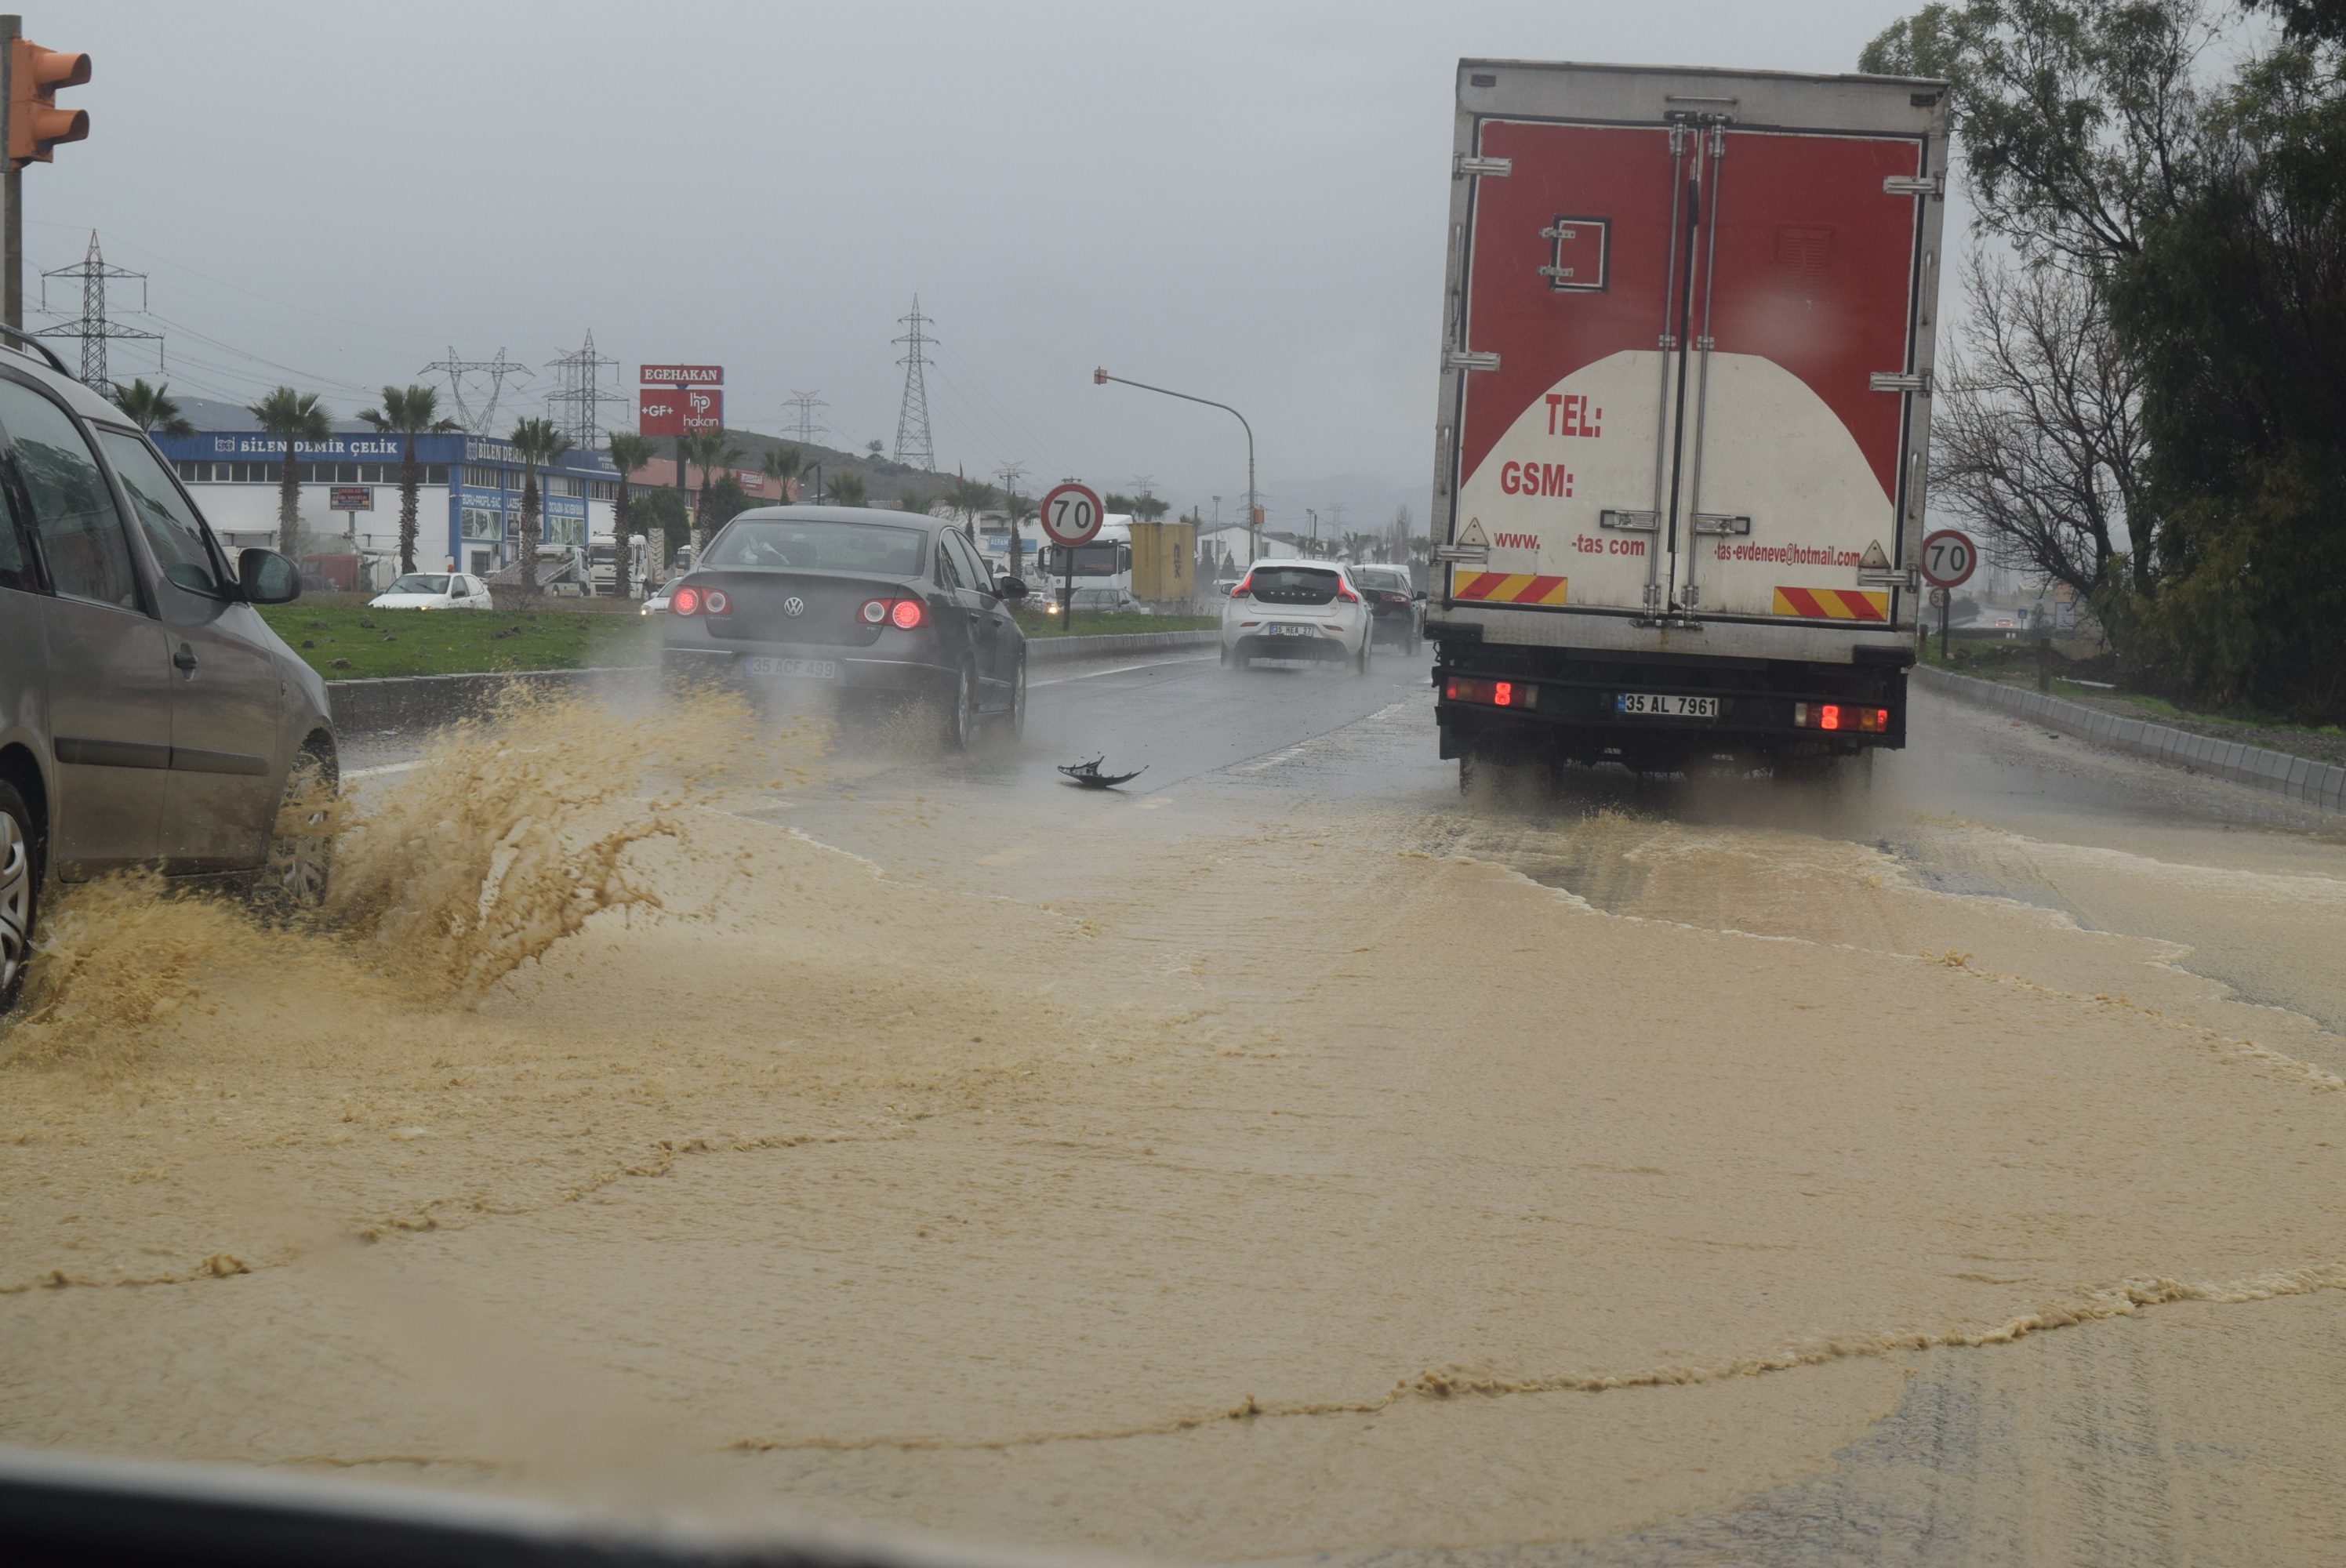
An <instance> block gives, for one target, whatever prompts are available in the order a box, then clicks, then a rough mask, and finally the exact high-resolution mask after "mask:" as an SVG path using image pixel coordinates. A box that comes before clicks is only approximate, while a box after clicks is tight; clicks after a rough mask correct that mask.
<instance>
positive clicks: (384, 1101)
mask: <svg viewBox="0 0 2346 1568" xmlns="http://www.w3.org/2000/svg"><path fill="white" fill-rule="evenodd" d="M1043 680H1044V681H1049V682H1051V683H1052V684H1048V685H1045V684H1043V681H1038V683H1037V687H1036V690H1035V706H1034V712H1033V718H1032V721H1031V726H1030V730H1029V735H1028V738H1027V740H1026V741H1025V744H1023V745H1015V746H1014V745H1010V744H1008V743H1005V742H1002V741H999V740H996V741H995V742H994V743H993V744H991V745H989V746H987V747H984V748H981V749H980V750H979V751H977V752H976V753H974V755H972V756H970V757H968V758H965V759H953V760H951V761H943V760H939V759H934V758H932V757H927V756H924V755H923V753H922V751H921V748H919V747H918V746H917V745H916V744H915V743H913V741H912V740H911V739H909V738H905V737H902V736H897V735H892V734H890V733H887V732H885V731H884V730H883V731H882V732H878V733H862V734H857V735H855V736H852V737H850V738H849V740H848V742H847V743H846V744H844V745H841V746H837V747H832V748H828V749H827V748H826V747H825V744H824V740H823V738H822V737H821V735H819V734H814V733H802V734H793V735H783V736H776V735H775V734H773V733H772V727H771V726H770V725H769V726H766V727H764V728H761V729H760V730H759V731H758V732H757V739H756V742H755V743H754V744H752V743H750V742H748V741H745V739H744V737H745V735H748V734H749V733H750V731H749V729H748V727H747V726H746V725H745V724H744V723H743V722H742V721H741V720H740V719H739V716H738V715H728V714H724V713H707V714H685V715H677V714H669V715H664V716H662V717H661V718H658V720H656V721H646V722H645V723H643V724H641V725H637V726H630V725H628V724H627V723H623V722H616V721H613V720H612V719H610V718H608V717H607V716H605V715H602V714H599V713H597V712H592V711H587V712H562V711H550V712H540V713H537V714H535V715H525V716H520V717H518V718H516V719H515V721H514V722H513V723H511V724H508V725H507V726H505V727H504V728H499V729H496V730H494V731H492V732H487V733H481V734H474V735H470V736H457V737H454V738H450V739H448V740H445V741H444V742H442V743H441V744H440V745H439V746H438V748H436V749H427V748H423V745H422V743H420V742H413V741H408V740H404V739H401V738H377V739H375V740H373V741H372V742H369V743H367V744H365V745H363V746H362V747H360V748H358V749H357V752H356V754H355V755H354V756H353V758H352V761H353V762H354V763H355V764H357V765H360V766H362V767H366V768H370V769H389V770H388V771H381V772H375V773H373V774H372V776H370V777H368V778H366V779H362V781H361V782H360V783H359V785H358V786H357V789H356V790H355V791H354V794H355V797H356V799H355V804H354V807H353V820H352V824H351V825H350V827H349V829H348V830H347V831H346V834H345V838H344V852H345V857H346V858H345V862H344V867H345V869H344V871H343V874H342V889H343V892H342V899H343V904H342V908H340V909H339V910H338V911H336V914H337V921H336V923H335V924H334V926H333V928H332V929H331V930H329V931H324V932H264V931H261V930H259V929H257V928H254V927H252V926H250V924H249V922H245V921H242V919H241V917H240V916H238V915H236V914H234V913H233V912H232V911H223V910H219V909H216V908H212V907H209V906H204V905H199V904H193V903H187V902H176V903H169V904H164V905H159V906H158V905H157V904H156V903H154V901H152V899H151V897H149V896H148V895H147V894H146V893H145V892H144V891H143V890H138V889H108V890H95V891H92V892H90V893H88V894H86V895H82V896H80V897H79V898H78V899H76V901H69V902H68V904H67V905H66V911H65V915H64V918H63V919H62V920H61V922H60V930H61V932H62V933H63V935H62V938H61V940H60V942H59V943H58V946H57V950H56V953H55V955H53V957H52V959H51V961H50V972H48V973H46V974H45V975H42V976H39V977H36V984H35V990H34V996H33V999H32V1000H33V1003H34V1012H33V1013H32V1015H31V1016H30V1017H29V1018H28V1019H27V1020H26V1021H25V1022H23V1023H19V1024H18V1025H17V1026H16V1027H15V1030H14V1031H13V1032H12V1033H11V1034H10V1035H9V1036H8V1037H7V1040H6V1046H5V1049H6V1050H7V1052H8V1055H7V1058H6V1061H5V1067H0V1159H5V1162H6V1164H5V1173H6V1175H5V1199H6V1207H5V1224H0V1290H5V1292H6V1294H5V1295H0V1346H5V1368H6V1369H5V1376H0V1441H7V1442H11V1443H15V1444H21V1445H27V1446H36V1447H52V1448H61V1449H70V1450H78V1451H95V1452H105V1453H116V1454H128V1455H138V1456H148V1457H167V1458H188V1459H200V1460H208V1461H225V1462H232V1463H240V1464H253V1465H265V1466H272V1467H283V1468H287V1469H291V1470H297V1471H313V1472H331V1473H334V1474H337V1475H344V1476H352V1475H355V1476H360V1477H366V1478H374V1479H381V1480H383V1481H399V1482H410V1483H416V1482H420V1483H424V1484H432V1485H446V1486H456V1487H464V1488H484V1489H494V1490H503V1491H515V1492H527V1493H531V1494H535V1495H546V1496H554V1497H559V1498H564V1499H568V1500H573V1501H579V1502H589V1503H592V1504H594V1505H596V1506H599V1507H606V1508H615V1509H621V1510H625V1509H629V1508H638V1507H640V1508H669V1509H682V1510H687V1511H689V1512H696V1513H699V1514H704V1515H709V1516H714V1517H718V1518H724V1519H731V1520H737V1521H742V1522H760V1521H788V1520H792V1519H804V1518H815V1519H820V1520H823V1521H828V1522H834V1523H839V1524H844V1525H849V1526H855V1527H863V1526H879V1527H883V1528H888V1529H892V1530H898V1531H912V1532H921V1533H924V1534H930V1535H934V1536H942V1537H943V1538H946V1539H948V1540H953V1541H961V1542H972V1543H986V1544H1008V1545H1030V1546H1041V1547H1047V1548H1052V1549H1056V1550H1062V1551H1067V1550H1072V1551H1081V1552H1086V1553H1100V1552H1106V1553H1113V1554H1117V1555H1123V1556H1132V1557H1148V1558H1158V1559H1166V1560H1177V1561H1207V1562H1219V1561H1236V1560H1260V1559H1276V1558H1284V1557H1303V1556H1315V1557H1318V1556H1324V1555H1333V1556H1338V1557H1342V1558H1345V1559H1349V1560H1355V1561H1364V1562H1365V1561H1369V1560H1379V1561H1384V1560H1392V1561H1396V1562H1407V1563H1431V1562H1433V1561H1436V1560H1439V1561H1443V1562H1448V1561H1460V1562H1464V1561H1468V1560H1476V1559H1488V1560H1490V1561H1493V1562H1494V1563H1495V1562H1498V1561H1502V1560H1505V1561H1511V1562H1512V1561H1537V1562H1542V1563H1599V1562H1603V1563H1617V1562H1631V1563H1711V1562H1719V1563H1747V1562H1751V1563H1842V1562H1849V1563H1856V1562H1867V1563H1880V1562H1914V1563H1991V1562H1993V1563H2005V1562H2020V1563H2038V1562H2042V1563H2073V1562H2087V1563H2091V1562H2109V1563H2142V1562H2157V1561H2167V1560H2174V1561H2178V1562H2179V1561H2210V1562H2213V1561H2223V1562H2312V1561H2321V1560H2326V1559H2330V1558H2334V1557H2336V1556H2338V1555H2339V1554H2340V1552H2341V1548H2346V1503H2341V1502H2340V1496H2341V1493H2340V1491H2339V1489H2338V1487H2337V1486H2336V1484H2335V1482H2336V1478H2337V1476H2338V1474H2339V1473H2340V1471H2341V1465H2346V1419H2341V1415H2340V1413H2339V1412H2341V1410H2346V1291H2341V1286H2346V1186H2342V1185H2341V1176H2346V1153H2341V1145H2346V1095H2341V1089H2342V1088H2346V1080H2341V1076H2340V1074H2341V1073H2346V1049H2341V1046H2342V1045H2346V1042H2341V1029H2342V1028H2346V962H2341V959H2340V957H2339V955H2340V954H2341V952H2346V835H2341V832H2340V830H2339V824H2338V820H2337V819H2335V818H2331V819H2329V820H2326V821H2325V820H2321V819H2318V818H2315V817H2312V816H2310V815H2306V814H2303V813H2301V812H2300V810H2299V809H2298V808H2295V807H2293V806H2291V805H2290V804H2288V803H2286V802H2282V801H2280V800H2278V799H2273V798H2270V797H2263V796H2258V795H2254V794H2251V793H2250V792H2249V791H2246V790H2244V789H2239V788H2238V787H2234V786H2230V785H2226V784H2221V783H2219V782H2216V781H2212V780H2206V779H2194V778H2190V777H2188V776H2186V775H2183V774H2179V773H2175V772H2171V771H2165V770H2160V769H2155V768H2151V767H2149V766H2147V765H2145V764H2139V763H2135V762H2132V761H2130V760H2127V759H2116V758H2109V757H2105V756H2100V755H2097V754H2096V753H2093V752H2092V751H2090V750H2089V749H2088V748H2085V747H2084V746H2083V745H2082V744H2081V743H2078V742H2075V741H2071V740H2066V739H2060V738H2049V737H2047V736H2045V734H2044V732H2042V731H2035V730H2027V729H2024V728H2020V727H2017V726H2015V725H2012V724H2011V723H2010V721H2008V720H2006V719H2004V718H2002V717H2001V716H1997V715H1990V714H1987V713H1984V712H1983V711H1978V710H1973V709H1968V708H1963V707H1962V706H1960V705H1956V704H1953V703H1949V702H1946V701H1943V700H1941V699H1934V698H1931V697H1927V696H1925V697H1918V700H1917V710H1916V718H1915V722H1914V729H1915V732H1916V734H1917V737H1918V743H1917V745H1916V746H1915V747H1914V748H1913V749H1912V750H1910V751H1908V752H1905V753H1902V754H1899V755H1895V756H1889V757H1885V758H1882V759H1879V761H1878V763H1877V765H1876V766H1875V767H1874V768H1873V769H1872V770H1871V773H1870V776H1862V777H1854V778H1851V777H1844V778H1842V779H1836V780H1834V781H1831V782H1830V783H1827V784H1822V785H1818V786H1815V787H1811V788H1778V787H1774V786H1771V785H1770V784H1768V783H1767V782H1766V781H1764V780H1751V779H1739V780H1717V779H1714V780H1698V781H1687V782H1679V783H1675V784H1667V785H1662V784H1645V783H1638V782H1636V781H1633V780H1629V779H1626V778H1623V777H1617V776H1607V775H1584V776H1567V777H1566V778H1565V779H1562V780H1561V781H1560V782H1559V784H1558V786H1557V787H1556V789H1553V790H1551V789H1548V788H1547V787H1546V785H1545V781H1544V780H1537V779H1530V778H1528V777H1505V776H1501V777H1497V778H1493V779H1485V780H1484V781H1482V782H1481V783H1480V784H1479V785H1478V789H1477V791H1476V793H1475V794H1474V796H1472V797H1465V798H1462V796H1461V795H1460V793H1459V790H1458V788H1457V783H1456V772H1455V767H1454V765H1444V764H1442V763H1440V762H1438V761H1437V760H1435V759H1434V758H1433V736H1432V703H1431V694H1430V693H1429V692H1428V691H1427V690H1426V689H1425V687H1424V681H1423V668H1422V667H1403V665H1402V662H1401V661H1399V660H1397V659H1392V658H1388V659H1386V660H1384V661H1382V663H1381V665H1380V666H1379V667H1377V668H1376V669H1375V670H1374V671H1372V674H1371V675H1370V676H1368V677H1364V678H1359V679H1345V678H1340V677H1328V676H1319V675H1306V674H1301V673H1296V674H1280V673H1275V672H1264V673H1259V674H1256V675H1252V676H1240V675H1236V674H1232V673H1229V672H1225V671H1222V670H1220V669H1219V668H1218V667H1216V666H1215V665H1214V664H1212V663H1211V662H1209V661H1199V660H1177V661H1167V662H1162V663H1152V664H1142V665H1137V666H1134V667H1123V666H1115V665H1110V666H1107V667H1089V668H1080V667H1070V668H1066V669H1064V670H1054V671H1049V672H1046V673H1045V675H1044V677H1043ZM1102 750H1104V751H1106V752H1107V756H1108V758H1109V760H1110V761H1111V762H1113V763H1116V764H1117V765H1119V766H1121V767H1127V768H1129V767H1140V766H1146V767H1147V769H1148V771H1147V772H1146V773H1144V774H1143V775H1142V777H1141V778H1140V779H1138V780H1137V781H1136V782H1135V783H1134V784H1133V785H1132V786H1130V787H1128V788H1127V789H1124V790H1121V791H1117V792H1111V793H1104V794H1093V793H1087V792H1080V791H1076V790H1075V789H1067V788H1065V787H1063V786H1061V785H1060V784H1059V783H1058V782H1057V781H1056V775H1054V774H1053V773H1052V771H1051V767H1052V765H1053V764H1055V763H1057V762H1062V761H1072V760H1075V759H1077V758H1079V757H1082V756H1086V755H1090V754H1091V753H1093V752H1095V751H1102ZM678 759H686V760H687V762H688V765H686V766H679V765H678ZM76 905H77V906H78V907H76Z"/></svg>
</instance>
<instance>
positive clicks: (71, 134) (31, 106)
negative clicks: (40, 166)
mask: <svg viewBox="0 0 2346 1568" xmlns="http://www.w3.org/2000/svg"><path fill="white" fill-rule="evenodd" d="M87 80H89V56H87V55H68V54H65V53H62V52H60V51H58V50H56V49H44V48H42V47H41V46H39V45H38V44H35V43H32V42H29V41H28V40H26V39H23V38H18V39H16V40H15V46H14V49H13V50H12V52H11V54H10V56H9V61H8V167H9V168H24V167H25V166H26V164H28V163H47V162H49V161H50V156H49V149H50V148H53V147H55V146H56V145H57V143H59V142H61V141H80V140H81V139H82V138H83V137H87V136H88V135H89V111H88V110H87V109H61V108H59V107H57V89H58V88H59V87H80V86H81V85H82V84H83V83H84V82H87Z"/></svg>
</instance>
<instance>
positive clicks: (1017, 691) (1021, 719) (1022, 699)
mask: <svg viewBox="0 0 2346 1568" xmlns="http://www.w3.org/2000/svg"><path fill="white" fill-rule="evenodd" d="M1009 728H1010V738H1011V739H1013V740H1015V739H1017V738H1019V737H1020V736H1022V735H1024V734H1025V733H1026V656H1025V654H1021V655H1019V656H1018V684H1017V685H1016V686H1015V687H1012V688H1011V690H1010V727H1009Z"/></svg>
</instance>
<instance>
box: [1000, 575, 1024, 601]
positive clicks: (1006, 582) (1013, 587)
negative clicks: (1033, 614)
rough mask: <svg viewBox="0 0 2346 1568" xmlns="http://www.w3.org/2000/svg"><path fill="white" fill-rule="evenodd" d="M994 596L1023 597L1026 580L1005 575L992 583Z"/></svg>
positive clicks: (1006, 597)
mask: <svg viewBox="0 0 2346 1568" xmlns="http://www.w3.org/2000/svg"><path fill="white" fill-rule="evenodd" d="M1025 596H1026V580H1025V578H1024V577H1013V576H1009V575H1004V577H1003V578H1002V580H1001V581H999V582H997V583H995V584H994V597H995V598H997V599H1023V598H1025Z"/></svg>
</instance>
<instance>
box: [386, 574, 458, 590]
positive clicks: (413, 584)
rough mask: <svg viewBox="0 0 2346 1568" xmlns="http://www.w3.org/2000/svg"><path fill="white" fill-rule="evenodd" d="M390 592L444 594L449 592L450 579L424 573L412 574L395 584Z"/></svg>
mask: <svg viewBox="0 0 2346 1568" xmlns="http://www.w3.org/2000/svg"><path fill="white" fill-rule="evenodd" d="M390 591H391V592H392V593H394V594H444V593H446V592H447V591H448V579H447V578H445V577H434V576H431V575H426V574H425V573H423V572H410V573H408V574H407V575H405V576H404V577H402V578H400V579H399V581H397V582H396V583H393V585H391V589H390Z"/></svg>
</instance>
